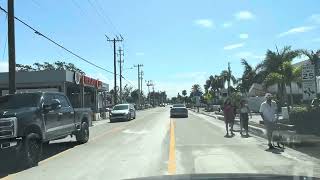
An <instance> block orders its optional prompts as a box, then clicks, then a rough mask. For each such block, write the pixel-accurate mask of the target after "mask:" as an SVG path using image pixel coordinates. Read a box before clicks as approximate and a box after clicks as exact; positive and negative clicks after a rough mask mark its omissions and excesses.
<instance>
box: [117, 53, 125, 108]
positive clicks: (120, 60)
mask: <svg viewBox="0 0 320 180" xmlns="http://www.w3.org/2000/svg"><path fill="white" fill-rule="evenodd" d="M118 51H119V54H118V55H119V61H118V62H119V69H120V103H122V63H123V62H124V61H123V60H122V59H121V56H123V55H124V54H123V50H122V49H121V47H119V50H118Z"/></svg>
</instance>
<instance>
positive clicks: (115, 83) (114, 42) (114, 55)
mask: <svg viewBox="0 0 320 180" xmlns="http://www.w3.org/2000/svg"><path fill="white" fill-rule="evenodd" d="M105 36H106V37H107V41H109V42H113V71H114V72H113V73H114V95H113V98H114V104H115V105H116V104H117V50H116V48H117V46H116V43H117V42H121V41H123V38H122V36H121V35H120V38H119V37H118V36H116V37H115V38H113V39H109V37H108V36H107V35H105Z"/></svg>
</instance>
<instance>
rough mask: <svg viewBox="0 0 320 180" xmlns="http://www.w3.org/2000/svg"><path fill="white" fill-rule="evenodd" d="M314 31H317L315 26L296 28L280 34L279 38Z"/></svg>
mask: <svg viewBox="0 0 320 180" xmlns="http://www.w3.org/2000/svg"><path fill="white" fill-rule="evenodd" d="M313 29H315V27H314V26H300V27H295V28H292V29H289V30H288V31H286V32H283V33H280V34H278V37H283V36H287V35H292V34H298V33H305V32H308V31H311V30H313Z"/></svg>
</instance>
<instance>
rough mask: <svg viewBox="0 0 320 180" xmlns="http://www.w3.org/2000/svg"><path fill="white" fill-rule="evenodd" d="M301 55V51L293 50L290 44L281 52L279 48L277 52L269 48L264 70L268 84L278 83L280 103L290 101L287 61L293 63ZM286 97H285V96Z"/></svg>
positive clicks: (263, 65)
mask: <svg viewBox="0 0 320 180" xmlns="http://www.w3.org/2000/svg"><path fill="white" fill-rule="evenodd" d="M299 55H300V51H298V50H291V47H290V46H285V47H284V48H283V49H282V50H281V51H280V52H279V50H278V48H277V51H276V52H273V51H271V50H267V53H266V58H265V60H264V61H263V63H262V65H261V66H262V69H263V71H264V74H265V75H266V76H265V80H264V83H265V85H266V86H269V85H271V84H270V83H271V82H274V83H276V84H277V85H278V89H279V90H280V91H278V93H279V94H278V95H279V97H280V103H281V104H284V101H286V102H288V96H287V92H286V88H285V87H286V79H289V77H288V76H289V75H290V74H287V73H286V69H285V68H287V65H285V63H286V62H289V63H290V64H291V62H292V60H293V59H294V58H296V57H298V56H299ZM283 97H284V98H285V99H284V98H283Z"/></svg>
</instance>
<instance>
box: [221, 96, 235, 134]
mask: <svg viewBox="0 0 320 180" xmlns="http://www.w3.org/2000/svg"><path fill="white" fill-rule="evenodd" d="M223 114H224V122H225V124H226V131H227V134H226V136H229V130H228V126H229V125H230V127H231V129H230V131H231V135H234V133H233V122H234V118H235V115H234V107H233V106H232V104H231V99H230V98H227V99H226V100H225V102H224V106H223Z"/></svg>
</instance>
